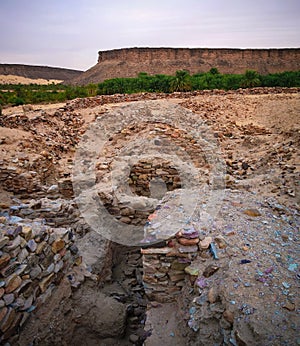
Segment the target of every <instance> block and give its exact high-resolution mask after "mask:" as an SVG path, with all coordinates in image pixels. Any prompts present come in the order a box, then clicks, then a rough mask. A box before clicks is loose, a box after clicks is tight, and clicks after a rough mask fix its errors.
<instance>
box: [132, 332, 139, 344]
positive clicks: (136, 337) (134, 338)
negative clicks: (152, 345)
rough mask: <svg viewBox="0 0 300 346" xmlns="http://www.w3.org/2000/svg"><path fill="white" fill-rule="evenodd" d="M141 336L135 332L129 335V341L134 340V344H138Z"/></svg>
mask: <svg viewBox="0 0 300 346" xmlns="http://www.w3.org/2000/svg"><path fill="white" fill-rule="evenodd" d="M139 339H140V338H139V336H138V335H135V334H131V335H130V336H129V341H130V342H132V343H133V344H136V343H137V342H138V341H139Z"/></svg>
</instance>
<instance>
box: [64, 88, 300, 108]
mask: <svg viewBox="0 0 300 346" xmlns="http://www.w3.org/2000/svg"><path fill="white" fill-rule="evenodd" d="M285 92H286V93H299V88H281V87H272V88H251V89H238V90H230V91H224V90H217V89H215V90H199V91H192V92H174V93H171V94H164V93H138V94H130V95H129V94H114V95H100V96H95V97H89V98H83V99H75V100H71V101H68V102H67V104H66V107H65V109H66V110H68V111H74V110H76V109H82V108H93V107H97V106H100V105H105V104H112V103H121V102H134V101H140V100H161V99H172V98H181V99H185V98H190V97H193V96H198V95H232V94H238V95H261V94H281V93H285Z"/></svg>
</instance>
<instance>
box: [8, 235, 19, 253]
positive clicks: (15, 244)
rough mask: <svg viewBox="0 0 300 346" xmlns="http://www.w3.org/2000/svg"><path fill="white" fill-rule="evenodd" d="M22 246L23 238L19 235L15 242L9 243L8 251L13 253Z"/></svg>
mask: <svg viewBox="0 0 300 346" xmlns="http://www.w3.org/2000/svg"><path fill="white" fill-rule="evenodd" d="M20 245H21V237H20V236H19V235H17V236H16V238H15V239H14V240H12V241H11V242H9V243H8V244H7V245H6V249H7V250H8V251H12V250H14V249H16V248H17V247H18V246H20Z"/></svg>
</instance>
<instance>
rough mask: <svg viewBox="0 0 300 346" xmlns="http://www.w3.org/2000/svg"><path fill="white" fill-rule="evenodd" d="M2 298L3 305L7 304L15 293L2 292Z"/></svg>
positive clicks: (12, 299)
mask: <svg viewBox="0 0 300 346" xmlns="http://www.w3.org/2000/svg"><path fill="white" fill-rule="evenodd" d="M3 300H4V302H5V305H9V304H11V303H12V302H13V301H14V300H15V295H14V294H13V293H8V294H4V296H3Z"/></svg>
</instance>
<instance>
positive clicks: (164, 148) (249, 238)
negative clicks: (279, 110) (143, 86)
mask: <svg viewBox="0 0 300 346" xmlns="http://www.w3.org/2000/svg"><path fill="white" fill-rule="evenodd" d="M76 102H80V100H78V101H75V102H74V104H75V103H76ZM82 102H83V103H84V105H83V107H85V106H86V103H88V102H89V101H88V100H84V101H82ZM90 102H94V103H96V102H97V100H96V99H93V100H91V101H90ZM68 107H70V109H69V110H67V112H74V110H72V109H71V108H72V107H74V106H68ZM64 112H65V111H58V113H60V114H58V113H57V115H56V116H57V117H61V118H62V119H63V121H64V122H65V124H66V125H65V127H66V128H65V129H64V131H65V132H67V130H68V123H69V122H70V119H71V117H72V114H73V115H74V113H70V114H69V115H67V116H65V115H64ZM112 118H113V119H114V121H113V122H112V121H111V119H112ZM3 121H4V122H5V121H6V124H8V123H9V121H8V120H7V119H4V120H3ZM51 121H52V120H51ZM53 121H54V120H53ZM20 122H21V123H22V124H21V125H22V126H25V127H28V128H29V129H30V126H31V125H32V124H31V123H32V120H29V119H28V118H27V120H26V119H25V118H24V119H23V118H20V119H14V120H13V124H12V126H20ZM82 124H83V122H82V119H81V118H80V117H79V116H78V117H77V118H76V124H75V126H74V128H73V131H74V138H76V140H75V139H74V138H73V139H72V138H66V148H61V147H60V146H59V145H56V146H55V145H53V149H54V150H53V153H54V154H52V155H49V153H47V152H45V153H44V156H43V155H42V156H41V157H40V158H36V159H35V160H33V161H32V160H29V159H28V158H26V157H24V158H23V159H20V160H19V163H20V164H22V166H20V167H19V168H16V167H15V166H11V167H10V166H8V165H7V163H6V162H5V161H3V162H1V166H0V180H1V182H2V183H3V184H4V185H5V188H6V189H7V190H8V191H12V192H15V193H21V194H23V195H27V196H34V195H35V196H37V198H38V199H39V201H37V202H31V203H29V204H26V203H21V202H20V203H19V204H18V205H17V206H15V207H10V208H8V209H9V211H8V212H7V213H4V215H3V216H2V217H1V220H0V221H1V227H2V230H1V232H2V236H1V241H0V246H1V260H0V268H1V276H2V278H1V281H0V282H1V288H0V293H2V295H1V300H0V303H1V304H2V306H1V318H0V329H1V333H2V336H1V337H2V339H1V340H2V341H3V342H4V341H6V340H9V339H10V338H11V337H13V336H14V335H15V334H16V332H17V331H18V330H19V328H20V327H23V325H26V323H25V322H26V321H27V319H28V317H29V316H30V314H32V312H34V311H36V310H39V309H40V308H41V307H42V306H43V305H44V304H46V303H47V301H51V295H52V292H55V290H56V289H57V288H59V287H60V284H61V282H62V280H63V278H64V277H67V280H68V281H69V282H70V284H71V286H72V287H73V289H75V290H76V289H77V288H78V287H80V285H81V284H82V283H83V282H84V280H86V278H92V279H93V280H96V281H97V280H99V278H100V277H101V276H102V277H104V276H105V275H107V272H106V268H105V265H103V267H102V268H101V269H99V271H98V272H97V275H96V277H95V275H94V269H93V268H95V267H93V265H95V263H93V262H91V264H90V263H89V264H88V265H86V263H85V261H87V259H86V258H85V256H86V255H87V252H86V250H85V251H83V253H81V252H80V246H79V249H78V246H77V245H78V244H77V240H76V237H78V235H80V236H84V235H86V234H91V232H93V230H94V231H95V230H96V231H97V232H98V233H100V235H102V236H104V237H105V238H107V239H110V240H111V241H117V242H119V243H121V244H124V245H127V246H128V245H129V246H130V245H135V246H139V247H141V248H142V249H141V250H140V252H141V254H142V282H143V289H144V291H145V293H146V295H147V297H148V299H149V301H150V305H151V302H154V301H155V302H158V303H161V304H165V303H171V302H174V301H175V302H176V303H177V304H179V306H181V307H182V311H185V313H184V316H181V317H182V321H185V322H186V324H187V326H188V328H189V334H188V336H187V337H188V340H189V342H190V344H191V345H193V344H199V345H202V344H205V343H207V344H212V342H214V343H216V344H222V343H223V344H225V345H243V344H246V345H260V344H261V342H262V341H263V342H264V344H265V345H274V344H276V342H280V343H281V344H287V343H288V342H290V344H293V342H294V340H296V330H297V323H298V322H297V314H298V310H297V306H298V298H297V291H296V288H297V287H298V286H297V282H298V281H297V280H299V275H298V274H297V268H298V264H297V263H296V260H297V247H296V241H297V239H298V238H297V237H298V236H297V233H296V230H297V227H298V226H299V222H298V220H299V214H298V211H297V209H294V208H289V207H285V206H283V205H281V204H278V203H277V202H276V201H275V200H273V199H272V198H260V197H259V196H257V195H255V193H251V192H246V191H241V190H240V189H238V188H236V189H234V188H232V187H231V189H230V190H228V189H226V187H228V186H230V184H231V181H228V179H226V175H225V173H226V170H225V169H224V157H223V153H222V151H220V150H219V147H218V145H217V143H218V142H217V139H218V136H216V132H215V131H212V130H211V128H210V122H209V120H207V121H203V120H201V121H200V120H199V117H198V116H197V115H195V114H194V113H192V112H190V111H188V110H186V109H183V108H182V107H179V106H177V105H170V103H168V102H166V101H156V102H154V101H148V102H136V103H135V104H129V105H125V106H122V107H117V108H116V109H114V110H112V111H111V112H107V113H101V114H99V115H98V117H97V118H96V121H95V124H96V127H91V128H89V129H88V130H87V131H86V132H85V136H83V137H84V138H83V139H82V142H80V141H79V138H80V134H81V132H82V133H83V131H82V129H81V128H80V127H81V126H82ZM230 130H232V129H230ZM99 131H100V132H99ZM262 134H265V133H263V132H262ZM62 135H63V133H62ZM72 141H75V142H74V144H75V145H76V146H77V151H76V153H75V158H74V162H75V164H74V169H73V175H74V179H73V181H72V179H71V175H70V174H69V173H67V174H66V176H64V175H62V176H60V179H59V180H58V183H57V185H52V186H51V187H50V188H49V183H48V187H47V190H45V188H44V187H43V186H44V184H47V182H51V181H52V180H51V179H52V178H51V175H52V172H53V171H54V168H53V166H54V164H53V161H55V159H56V155H57V156H58V155H59V152H60V151H62V152H64V151H67V146H70V147H71V146H72V145H73V143H72ZM95 148H97V150H95ZM70 162H72V160H70ZM34 165H35V166H34ZM227 166H228V165H227ZM24 168H25V169H28V172H27V173H24V172H22V170H23V171H24ZM228 169H229V170H234V169H235V167H234V165H229V166H228ZM20 170H21V174H20ZM38 170H40V172H44V176H43V175H42V174H39V172H37V171H38ZM83 172H84V174H83ZM243 174H245V170H243ZM62 197H63V199H60V198H62ZM2 209H3V210H6V209H7V208H3V207H2ZM99 210H100V214H101V213H102V214H103V218H99V215H98V214H99ZM95 215H96V216H97V219H96V220H95ZM101 217H102V216H101ZM37 218H39V222H36V219H37ZM24 220H25V221H24ZM29 220H32V223H30V221H29ZM103 222H105V223H103ZM12 225H15V226H12ZM114 227H116V228H114ZM91 239H92V240H91V243H92V242H95V239H93V238H91ZM91 243H90V246H91ZM76 244H77V245H76ZM105 246H107V243H106V245H105ZM107 251H109V250H108V247H107ZM101 260H103V258H102V259H101ZM103 261H104V260H103ZM107 261H108V262H107V263H109V260H108V259H107ZM105 272H106V274H105ZM129 275H132V274H129ZM108 276H109V274H108ZM131 279H132V278H131ZM264 304H266V305H265V308H263V309H262V306H264ZM150 322H151V321H150ZM150 322H148V324H149V323H150ZM275 326H276V328H275ZM179 331H180V328H178V331H176V333H177V332H178V333H179ZM286 331H288V333H286ZM176 333H175V334H176ZM176 335H177V334H176ZM2 341H1V342H2ZM136 342H137V344H138V342H140V341H138V340H137V341H136ZM145 344H146V345H151V337H150V338H149V340H148V341H147V340H146V341H145ZM278 344H279V343H278ZM152 345H153V343H152Z"/></svg>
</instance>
